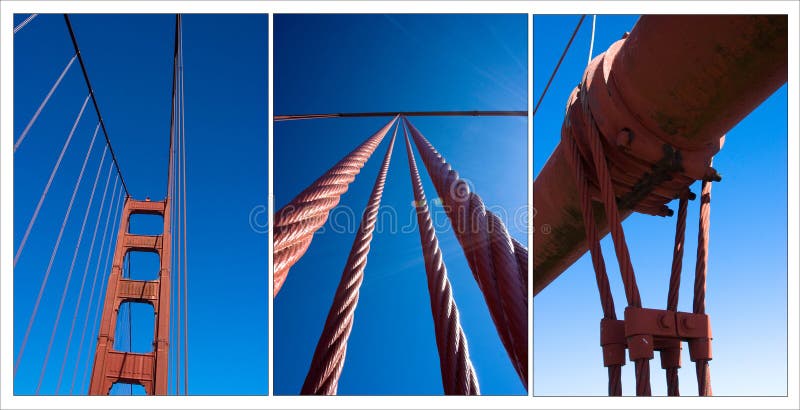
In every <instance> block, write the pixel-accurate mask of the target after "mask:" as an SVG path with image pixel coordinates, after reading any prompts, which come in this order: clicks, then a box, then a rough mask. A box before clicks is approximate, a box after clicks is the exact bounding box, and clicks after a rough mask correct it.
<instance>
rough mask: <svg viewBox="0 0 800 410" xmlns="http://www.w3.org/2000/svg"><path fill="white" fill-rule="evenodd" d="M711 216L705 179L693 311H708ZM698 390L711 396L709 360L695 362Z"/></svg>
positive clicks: (702, 394) (708, 182)
mask: <svg viewBox="0 0 800 410" xmlns="http://www.w3.org/2000/svg"><path fill="white" fill-rule="evenodd" d="M710 218H711V181H703V183H702V191H701V194H700V228H699V232H698V235H697V263H696V265H695V276H694V303H693V312H694V313H700V314H705V313H706V277H707V274H708V241H709V228H710ZM695 366H696V373H697V390H698V394H699V395H700V396H711V395H712V391H711V374H710V372H709V369H708V360H705V359H700V360H697V361H696V362H695Z"/></svg>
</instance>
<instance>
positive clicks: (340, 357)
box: [300, 120, 399, 395]
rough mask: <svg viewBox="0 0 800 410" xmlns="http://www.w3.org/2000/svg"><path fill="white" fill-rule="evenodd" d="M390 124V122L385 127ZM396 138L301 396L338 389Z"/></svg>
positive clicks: (353, 247)
mask: <svg viewBox="0 0 800 410" xmlns="http://www.w3.org/2000/svg"><path fill="white" fill-rule="evenodd" d="M394 122H395V121H394V120H392V122H390V123H389V124H392V123H394ZM398 126H399V123H398ZM376 135H377V134H376ZM396 136H397V127H395V129H394V134H393V135H392V140H391V141H390V142H389V147H388V148H387V149H386V155H385V156H384V157H383V164H382V165H381V169H380V172H378V176H377V178H375V184H374V185H373V187H372V193H371V194H370V196H369V201H368V202H367V207H366V209H365V210H364V214H363V215H362V217H361V223H360V224H359V226H358V231H357V232H356V237H355V238H354V239H353V246H352V248H351V249H350V255H349V256H348V257H347V263H346V264H345V267H344V272H342V278H341V280H340V281H339V286H338V287H337V289H336V294H335V295H334V297H333V303H332V304H331V309H330V311H329V312H328V318H327V319H326V320H325V327H324V328H323V330H322V334H321V335H320V337H319V341H318V342H317V347H316V349H315V350H314V357H313V358H312V359H311V366H310V368H309V369H308V374H307V375H306V379H305V382H304V383H303V388H302V390H301V391H300V393H301V394H317V395H320V394H324V395H335V394H336V390H337V388H338V386H339V375H340V374H341V373H342V368H343V367H344V358H345V354H346V353H347V340H348V338H349V337H350V331H351V330H352V329H353V316H354V315H355V310H356V304H357V303H358V295H359V290H360V288H361V282H362V281H363V280H364V268H365V267H366V266H367V256H368V255H369V247H370V242H371V241H372V231H373V230H374V229H375V221H376V220H377V217H378V208H380V205H381V197H382V196H383V187H384V185H385V184H386V173H387V172H388V170H389V162H390V161H391V159H392V147H394V140H395V137H396ZM373 150H374V148H373Z"/></svg>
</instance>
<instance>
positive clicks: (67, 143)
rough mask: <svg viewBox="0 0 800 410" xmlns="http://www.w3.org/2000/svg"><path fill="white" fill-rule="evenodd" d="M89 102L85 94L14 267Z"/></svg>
mask: <svg viewBox="0 0 800 410" xmlns="http://www.w3.org/2000/svg"><path fill="white" fill-rule="evenodd" d="M88 103H89V96H88V95H87V96H86V99H85V100H83V105H82V106H81V110H80V111H79V112H78V116H77V117H76V118H75V122H73V124H72V128H71V129H70V131H69V134H68V135H67V140H66V141H64V146H63V147H62V148H61V153H60V154H58V159H57V160H56V164H55V165H54V166H53V170H52V171H50V178H49V179H48V180H47V184H45V186H44V191H43V192H42V195H41V196H40V197H39V202H38V203H37V204H36V208H35V209H34V210H33V216H32V217H31V220H30V222H28V227H27V228H25V233H24V234H23V235H22V240H21V241H20V243H19V247H18V248H17V253H16V254H15V255H14V267H15V268H16V267H17V262H18V261H19V258H20V256H22V250H23V249H25V243H26V242H27V241H28V236H30V234H31V229H33V224H34V223H36V218H37V217H38V216H39V211H40V210H41V209H42V204H43V203H44V199H45V198H46V197H47V193H48V192H49V191H50V186H51V185H52V184H53V179H54V178H55V176H56V173H57V172H58V168H59V167H60V166H61V160H62V159H64V153H66V152H67V148H68V147H69V143H70V142H71V141H72V136H73V135H75V130H76V129H77V128H78V123H79V122H80V121H81V117H83V112H84V111H85V110H86V104H88Z"/></svg>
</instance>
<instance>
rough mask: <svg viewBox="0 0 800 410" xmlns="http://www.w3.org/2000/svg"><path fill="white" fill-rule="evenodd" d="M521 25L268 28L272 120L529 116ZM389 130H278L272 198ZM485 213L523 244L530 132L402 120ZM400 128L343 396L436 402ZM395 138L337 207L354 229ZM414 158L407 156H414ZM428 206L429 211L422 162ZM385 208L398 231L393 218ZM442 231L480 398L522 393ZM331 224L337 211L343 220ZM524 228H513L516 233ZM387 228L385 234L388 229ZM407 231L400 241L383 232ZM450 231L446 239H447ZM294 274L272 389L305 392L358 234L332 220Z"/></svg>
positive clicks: (283, 303) (378, 121) (468, 22)
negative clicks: (493, 213)
mask: <svg viewBox="0 0 800 410" xmlns="http://www.w3.org/2000/svg"><path fill="white" fill-rule="evenodd" d="M526 18H527V16H525V15H459V16H453V15H392V16H382V15H306V16H296V15H295V16H290V15H277V16H275V20H274V21H275V29H274V35H275V38H274V45H275V54H274V56H275V79H274V84H275V99H274V102H275V113H276V114H295V113H316V112H321V113H327V112H363V111H400V110H525V109H526V108H527V91H526V90H527V37H528V36H527V20H526ZM388 120H389V118H367V119H325V120H308V121H290V122H279V123H276V124H275V128H274V131H275V139H274V161H275V164H274V172H275V179H274V190H275V208H276V209H279V208H280V207H281V206H283V205H285V204H286V203H287V202H288V201H290V200H291V199H292V198H293V197H294V196H295V195H297V194H298V193H300V191H302V190H303V189H304V188H305V187H306V186H308V185H309V184H310V183H311V182H313V181H314V180H315V179H316V178H317V177H318V176H320V175H321V174H322V173H323V172H325V171H326V170H327V169H328V168H330V167H331V166H332V165H333V164H334V163H336V162H337V161H339V160H340V159H341V158H342V157H343V156H344V155H346V154H347V153H348V152H350V151H351V150H352V149H353V148H354V147H355V146H357V145H358V144H359V143H361V142H362V141H363V140H364V139H366V138H367V137H369V136H370V135H371V134H372V133H374V132H375V131H376V130H378V129H379V128H380V127H381V126H383V125H384V124H385V123H386V122H387V121H388ZM411 121H412V123H413V124H414V125H415V126H416V127H417V128H418V129H419V130H420V131H421V132H422V133H423V134H424V135H425V136H426V137H427V138H428V139H429V140H430V141H431V143H432V144H433V145H434V146H436V147H437V149H438V150H439V151H440V152H441V153H442V154H443V155H444V156H445V157H446V159H447V160H448V162H450V163H451V164H452V166H453V167H454V169H456V170H457V171H458V172H459V174H460V175H461V176H462V177H463V178H467V179H469V180H470V181H471V182H472V185H473V187H474V188H475V190H476V192H478V193H479V194H480V195H481V196H482V198H483V200H484V202H485V203H486V204H487V206H499V207H502V208H503V209H504V210H506V211H507V214H508V216H507V217H504V220H505V221H506V223H507V224H508V225H509V226H510V230H511V234H512V235H513V236H514V237H515V238H516V239H518V240H520V241H522V242H523V243H527V240H526V237H527V232H526V228H525V224H524V223H517V224H514V223H513V221H512V218H513V217H514V211H517V210H518V209H520V208H524V207H525V206H526V204H527V196H526V191H527V190H526V183H525V181H526V178H527V172H526V164H527V155H526V152H527V151H528V149H527V138H526V135H527V133H526V130H527V122H526V119H525V118H487V117H481V118H470V117H455V118H413V117H412V118H411ZM401 136H402V130H401V131H400V132H399V134H398V140H397V141H396V143H395V146H394V154H393V156H392V163H391V166H390V168H389V173H388V177H387V182H386V188H385V191H384V196H383V201H382V204H381V205H382V211H381V212H387V214H383V215H384V216H383V217H379V222H378V226H377V227H376V232H375V235H374V238H373V240H372V248H371V251H370V254H369V259H368V262H367V267H366V271H365V278H364V283H363V285H362V288H361V298H360V300H359V304H358V308H357V309H356V313H355V323H354V326H353V331H352V334H351V335H350V342H349V347H348V351H347V360H346V363H345V366H344V369H343V371H342V376H341V379H340V381H339V394H400V395H402V394H418V395H425V394H441V393H442V387H441V376H440V372H439V361H438V356H437V350H436V344H435V340H434V333H433V320H432V318H431V313H430V302H429V299H428V292H427V285H426V278H425V270H424V265H423V259H422V251H421V247H420V243H419V233H418V231H417V226H416V225H417V224H416V216H415V214H414V211H413V209H414V208H412V206H411V201H412V199H413V194H412V191H411V184H410V179H409V171H408V160H407V157H406V153H405V146H404V142H403V140H402V139H401V138H400V137H401ZM390 137H391V135H389V136H387V137H386V139H385V140H384V142H383V143H382V144H381V145H380V146H379V147H378V149H377V150H376V152H375V154H374V155H373V157H372V158H371V159H370V161H369V162H368V163H367V164H366V166H365V167H364V168H363V169H362V171H361V173H360V174H359V175H358V177H357V178H356V180H355V181H354V182H353V183H352V184H351V185H350V188H349V190H348V192H347V193H346V194H344V195H343V196H342V198H341V202H340V206H346V207H350V209H352V210H353V213H351V214H350V215H352V216H351V217H350V220H351V224H352V225H353V226H357V225H358V219H359V218H360V215H361V213H362V212H363V209H364V205H365V204H366V203H367V198H368V196H369V193H370V191H371V189H372V185H373V183H374V181H375V177H376V175H377V172H378V169H379V168H380V162H381V159H382V157H383V155H384V153H385V152H386V148H387V146H388V142H389V139H390ZM415 152H416V151H415ZM417 163H418V166H419V167H420V172H421V176H422V180H423V184H424V188H425V193H426V195H427V197H428V198H429V200H431V201H430V202H431V203H432V202H433V201H432V199H433V198H436V193H435V191H434V189H433V185H432V184H431V183H430V178H429V177H428V174H427V172H426V171H425V169H424V167H423V166H422V162H421V159H420V158H419V156H418V155H417ZM390 209H393V210H394V211H395V212H396V215H397V216H396V217H390V216H388V215H389V214H388V212H391V211H390ZM437 211H438V217H437V219H435V222H434V223H435V224H437V226H439V227H441V228H440V229H437V233H438V237H439V241H440V244H441V246H442V252H443V254H444V259H445V263H446V265H447V268H448V271H449V276H450V280H451V282H452V284H453V293H454V296H455V300H456V303H457V304H458V307H459V309H460V313H461V323H462V325H463V327H464V331H465V333H466V336H467V340H468V342H469V348H470V353H471V356H472V361H473V364H474V365H475V368H476V371H477V375H478V379H479V381H480V385H481V392H482V393H484V394H524V392H525V390H524V389H523V388H522V385H521V383H520V381H519V378H518V377H517V375H516V373H515V371H514V370H513V368H512V366H511V364H510V362H509V359H508V357H507V354H506V352H505V350H504V349H503V347H502V345H501V343H500V340H499V338H498V336H497V333H496V331H495V329H494V325H493V323H492V322H491V319H490V318H489V314H488V311H487V308H486V305H485V302H484V301H483V297H482V296H481V293H480V291H479V290H478V286H477V284H476V283H475V280H474V279H473V277H472V274H471V273H470V271H469V268H468V266H467V263H466V260H465V258H464V254H463V251H462V250H461V248H460V247H459V245H458V242H457V240H456V239H455V236H454V235H453V233H452V231H451V230H449V228H447V227H449V223H448V222H447V221H446V217H445V216H444V214H443V212H442V210H441V207H440V206H437V207H435V209H433V210H432V212H437ZM337 215H339V218H341V219H340V222H341V223H344V221H345V220H346V219H347V214H346V213H341V212H337ZM526 215H527V214H525V215H523V216H519V215H518V219H519V220H521V221H525V220H526V218H527V216H526ZM381 220H383V223H382V222H381ZM389 221H392V222H394V224H395V225H394V226H395V227H396V229H398V230H399V229H401V227H405V230H404V231H402V232H392V231H391V224H390V223H389ZM445 229H447V230H445ZM324 230H325V231H324V232H322V233H318V234H317V235H316V236H315V238H314V241H313V242H312V243H311V246H310V248H309V250H308V252H307V253H306V254H305V256H304V257H303V259H301V260H300V261H299V262H298V263H297V264H296V265H294V267H293V268H292V269H291V270H290V272H289V276H288V278H287V281H286V283H285V285H284V286H283V288H282V290H281V292H280V293H279V294H278V296H277V298H276V299H275V305H274V308H275V314H274V319H275V324H274V332H275V333H274V343H275V346H274V358H275V367H274V378H275V380H274V386H275V393H276V394H284V395H286V394H298V393H299V391H300V387H301V386H302V384H303V380H304V378H305V375H306V373H307V371H308V367H309V363H310V361H311V356H312V355H313V351H314V348H315V346H316V343H317V340H318V338H319V334H320V332H321V331H322V326H323V323H324V321H325V317H326V316H327V314H328V310H329V308H330V305H331V300H332V298H333V294H334V292H335V290H336V286H337V284H338V282H339V279H340V277H341V273H342V269H343V267H344V263H345V260H346V259H347V255H348V253H349V251H350V247H351V245H352V240H353V237H354V231H355V228H353V229H351V230H349V231H347V232H346V233H336V232H333V229H332V225H331V220H330V219H329V221H328V223H327V224H326V225H325V226H324Z"/></svg>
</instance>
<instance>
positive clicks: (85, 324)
mask: <svg viewBox="0 0 800 410" xmlns="http://www.w3.org/2000/svg"><path fill="white" fill-rule="evenodd" d="M113 167H114V165H113V164H112V165H111V166H110V167H109V169H108V175H109V176H111V171H112V170H113ZM117 178H118V177H115V178H114V183H113V187H114V189H113V190H112V191H111V196H109V201H108V211H107V212H106V222H105V226H104V227H103V237H102V239H101V241H100V250H99V251H98V252H97V261H96V263H95V270H94V278H93V279H92V286H91V292H90V293H89V299H88V303H87V305H86V316H85V318H84V320H83V327H82V329H81V337H80V338H79V340H80V343H79V344H78V354H77V357H76V358H75V366H74V368H73V370H72V383H71V385H70V387H69V394H70V395H72V394H74V392H75V380H76V378H77V376H78V364H79V363H80V360H81V353H82V352H83V341H84V338H85V337H86V328H87V327H88V325H89V316H90V313H91V309H92V301H94V293H95V289H96V288H95V285H96V284H97V274H98V272H99V270H100V266H101V263H102V260H103V249H105V246H106V234H107V233H108V225H109V222H110V220H111V213H112V212H113V211H114V203H115V201H116V199H117V197H116V194H117ZM101 208H102V206H101ZM101 212H102V209H101ZM91 256H92V255H91V252H90V253H89V256H88V257H87V258H86V269H87V270H88V269H89V265H90V258H91ZM98 293H99V292H98ZM76 310H77V307H76Z"/></svg>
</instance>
